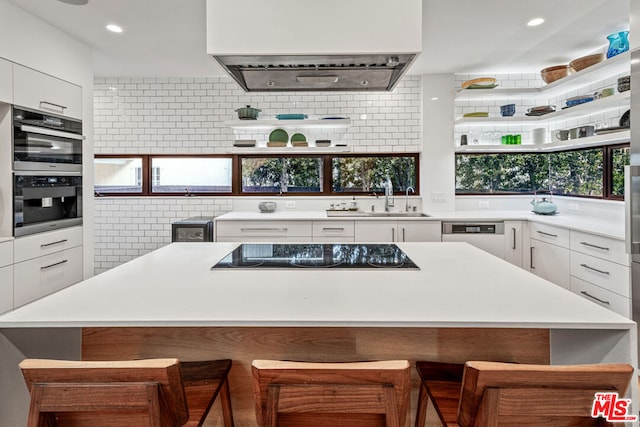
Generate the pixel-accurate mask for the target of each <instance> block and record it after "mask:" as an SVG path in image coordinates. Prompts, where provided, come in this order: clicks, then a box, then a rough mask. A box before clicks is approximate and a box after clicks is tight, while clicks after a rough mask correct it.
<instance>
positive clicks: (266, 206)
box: [258, 202, 277, 213]
mask: <svg viewBox="0 0 640 427" xmlns="http://www.w3.org/2000/svg"><path fill="white" fill-rule="evenodd" d="M276 206H277V204H276V202H260V203H258V209H259V210H260V212H262V213H271V212H274V211H275V210H276Z"/></svg>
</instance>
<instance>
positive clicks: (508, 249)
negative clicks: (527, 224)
mask: <svg viewBox="0 0 640 427" xmlns="http://www.w3.org/2000/svg"><path fill="white" fill-rule="evenodd" d="M523 227H524V224H523V222H522V221H505V222H504V259H505V260H506V261H509V262H510V263H511V264H513V265H517V266H518V267H522V265H523V257H522V255H523V251H522V245H523V242H524V241H523V237H522V236H523Z"/></svg>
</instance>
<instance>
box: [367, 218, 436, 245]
mask: <svg viewBox="0 0 640 427" xmlns="http://www.w3.org/2000/svg"><path fill="white" fill-rule="evenodd" d="M441 233H442V231H441V223H440V221H402V220H401V221H395V220H381V221H378V220H376V221H367V220H362V221H356V222H355V241H356V242H440V241H441V236H442V234H441Z"/></svg>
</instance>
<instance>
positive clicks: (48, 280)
mask: <svg viewBox="0 0 640 427" xmlns="http://www.w3.org/2000/svg"><path fill="white" fill-rule="evenodd" d="M13 268H14V270H13V271H14V278H13V279H14V280H13V301H14V308H17V307H20V306H21V305H24V304H27V303H28V302H31V301H34V300H36V299H38V298H41V297H43V296H46V295H49V294H51V293H53V292H56V291H58V290H60V289H63V288H66V287H67V286H69V285H72V284H74V283H77V282H79V281H81V280H82V246H77V247H75V248H71V249H66V250H63V251H60V252H55V253H52V254H49V255H45V256H41V257H39V258H33V259H30V260H27V261H22V262H18V263H16V264H14V266H13Z"/></svg>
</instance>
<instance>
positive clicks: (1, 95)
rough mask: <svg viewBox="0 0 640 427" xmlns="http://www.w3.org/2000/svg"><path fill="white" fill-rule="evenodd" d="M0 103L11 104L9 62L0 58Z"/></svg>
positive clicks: (11, 72)
mask: <svg viewBox="0 0 640 427" xmlns="http://www.w3.org/2000/svg"><path fill="white" fill-rule="evenodd" d="M0 102H6V103H7V104H13V71H12V69H11V62H9V61H7V60H6V59H2V58H0Z"/></svg>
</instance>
